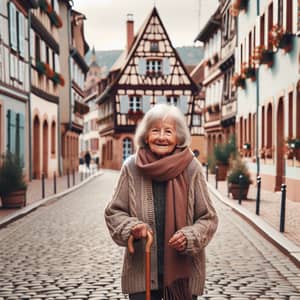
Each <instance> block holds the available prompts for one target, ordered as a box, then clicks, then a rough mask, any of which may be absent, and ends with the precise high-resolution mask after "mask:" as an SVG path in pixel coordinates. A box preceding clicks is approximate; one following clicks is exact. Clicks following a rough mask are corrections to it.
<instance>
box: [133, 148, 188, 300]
mask: <svg viewBox="0 0 300 300" xmlns="http://www.w3.org/2000/svg"><path fill="white" fill-rule="evenodd" d="M193 157H194V156H193V154H192V152H191V151H190V149H189V148H185V149H177V150H176V151H175V152H174V153H173V154H172V155H168V156H165V157H163V158H161V159H158V158H157V157H156V156H155V155H154V154H153V153H152V152H151V151H150V150H149V149H148V148H140V149H139V151H138V153H137V157H136V165H137V167H138V168H139V170H140V171H141V172H142V174H143V175H144V176H145V177H148V178H151V179H153V180H156V181H166V182H167V188H166V204H165V205H166V209H165V211H166V214H165V242H164V287H165V289H164V295H165V296H164V297H165V298H164V299H174V300H175V299H178V300H183V299H184V300H190V299H192V295H191V292H190V291H189V286H188V278H189V277H190V275H191V258H190V257H188V256H186V255H182V254H179V253H178V252H177V251H176V250H175V249H173V248H171V247H170V246H168V241H169V239H170V238H171V237H172V235H173V234H174V233H175V232H176V231H177V230H179V229H180V228H182V227H184V226H185V225H186V214H187V206H188V184H187V181H186V178H185V174H184V171H185V169H186V168H187V166H188V165H189V163H190V162H191V161H192V159H193ZM158 234H159V233H158Z"/></svg>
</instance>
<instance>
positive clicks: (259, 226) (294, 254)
mask: <svg viewBox="0 0 300 300" xmlns="http://www.w3.org/2000/svg"><path fill="white" fill-rule="evenodd" d="M208 189H209V191H210V192H211V193H212V194H213V195H214V196H215V197H216V198H217V199H218V200H220V201H221V202H223V203H224V204H225V205H227V206H229V207H231V209H232V210H233V211H235V212H236V213H237V214H239V215H240V216H241V217H242V218H243V219H245V220H246V221H247V222H248V223H249V224H250V225H252V226H253V227H254V228H255V229H256V230H258V231H259V232H260V233H261V234H262V235H263V236H264V237H265V238H267V239H268V240H269V241H270V242H271V243H272V244H273V245H275V246H276V247H277V248H279V250H281V251H282V252H283V253H284V254H286V255H287V256H288V257H289V258H290V259H291V260H292V261H293V262H294V263H295V264H296V265H297V266H298V267H300V247H299V246H297V245H296V244H295V243H293V242H292V241H290V240H289V239H287V238H286V237H285V236H284V235H283V234H282V233H281V232H279V231H277V230H276V229H274V228H273V227H272V226H270V225H269V224H268V223H267V222H265V221H264V220H263V219H262V218H261V217H259V216H257V215H256V214H254V213H252V212H251V211H249V210H248V209H246V208H245V207H243V206H241V205H239V204H238V203H237V204H235V203H231V202H229V200H228V199H227V198H226V197H224V196H223V195H222V194H220V193H219V192H218V191H217V190H216V189H215V188H214V187H213V186H212V185H211V184H210V183H208Z"/></svg>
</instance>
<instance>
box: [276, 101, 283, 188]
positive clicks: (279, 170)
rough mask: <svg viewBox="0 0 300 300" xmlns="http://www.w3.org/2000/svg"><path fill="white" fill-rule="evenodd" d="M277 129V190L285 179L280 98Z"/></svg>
mask: <svg viewBox="0 0 300 300" xmlns="http://www.w3.org/2000/svg"><path fill="white" fill-rule="evenodd" d="M276 121H277V131H276V142H277V147H276V150H277V153H276V183H275V190H276V191H279V190H280V187H281V184H282V183H283V182H284V181H285V178H284V153H283V148H284V136H283V135H284V107H283V100H282V98H281V99H280V100H279V103H278V109H277V120H276Z"/></svg>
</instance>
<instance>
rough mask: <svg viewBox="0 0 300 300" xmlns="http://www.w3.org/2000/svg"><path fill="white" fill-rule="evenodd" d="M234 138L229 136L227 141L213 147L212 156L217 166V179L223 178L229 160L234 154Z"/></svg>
mask: <svg viewBox="0 0 300 300" xmlns="http://www.w3.org/2000/svg"><path fill="white" fill-rule="evenodd" d="M235 152H236V148H235V138H234V137H231V138H230V140H229V142H228V143H225V144H217V145H216V146H215V147H214V157H215V160H216V165H217V166H218V180H225V179H226V175H227V170H228V167H229V161H230V158H231V157H232V156H235Z"/></svg>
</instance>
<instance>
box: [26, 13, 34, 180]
mask: <svg viewBox="0 0 300 300" xmlns="http://www.w3.org/2000/svg"><path fill="white" fill-rule="evenodd" d="M30 29H31V9H30V8H29V9H28V26H27V30H28V33H27V34H28V65H29V66H28V69H29V74H28V85H29V96H28V121H29V122H28V133H29V137H28V155H29V180H30V181H31V180H32V177H33V176H32V144H31V143H32V134H31V133H32V132H31V131H32V126H31V125H32V121H31V67H32V57H31V52H30V40H31V38H30Z"/></svg>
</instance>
